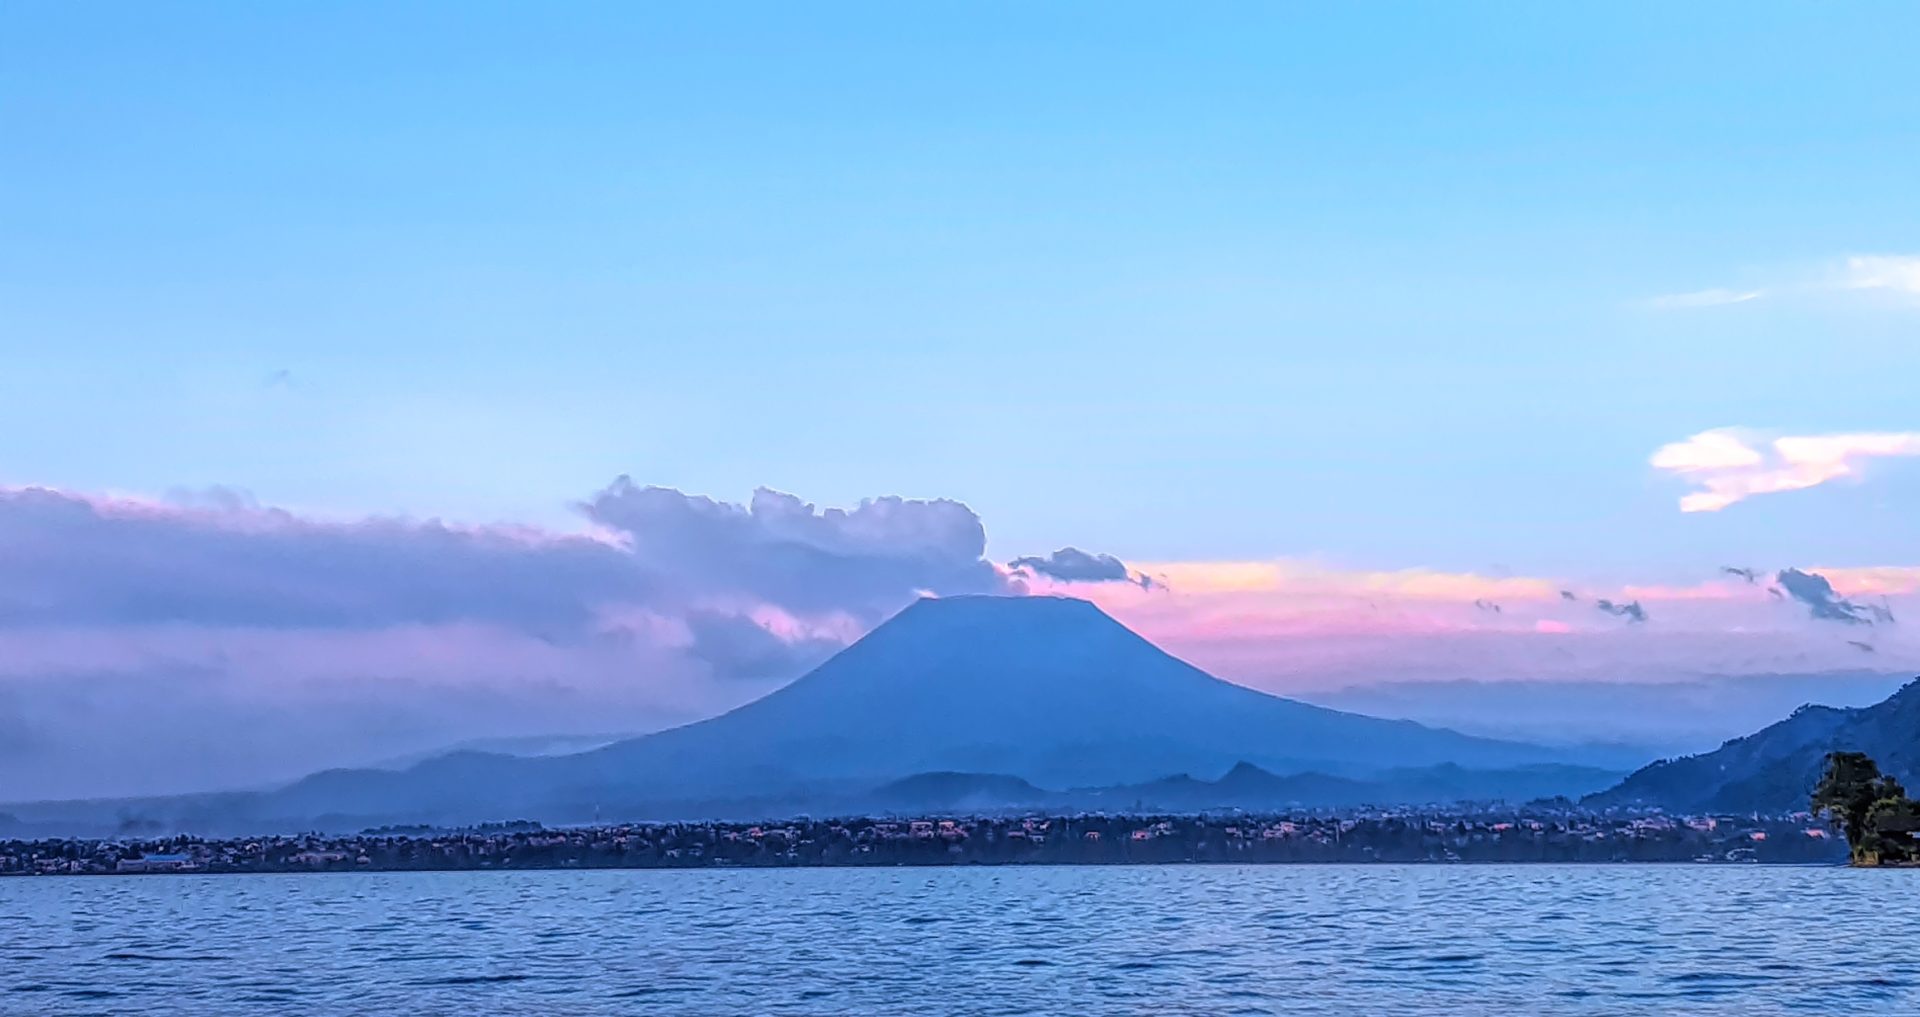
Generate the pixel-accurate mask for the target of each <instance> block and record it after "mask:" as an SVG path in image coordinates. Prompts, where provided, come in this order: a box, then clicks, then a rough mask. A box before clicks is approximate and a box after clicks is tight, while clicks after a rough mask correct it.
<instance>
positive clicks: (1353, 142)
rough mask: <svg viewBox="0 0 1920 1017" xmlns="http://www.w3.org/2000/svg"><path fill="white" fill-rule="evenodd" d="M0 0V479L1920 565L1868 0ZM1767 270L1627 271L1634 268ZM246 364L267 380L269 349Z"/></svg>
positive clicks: (1898, 129)
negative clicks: (622, 476)
mask: <svg viewBox="0 0 1920 1017" xmlns="http://www.w3.org/2000/svg"><path fill="white" fill-rule="evenodd" d="M1674 8H1675V5H1666V4H1638V5H1634V4H1622V5H1613V6H1610V7H1608V8H1607V9H1605V10H1600V9H1589V10H1585V11H1575V10H1568V9H1561V8H1557V7H1553V8H1550V7H1549V6H1547V5H1524V4H1511V5H1417V6H1416V5H1406V6H1397V7H1395V8H1393V9H1390V10H1389V9H1386V8H1377V7H1354V8H1351V9H1345V10H1333V9H1318V8H1308V7H1306V6H1296V7H1288V8H1282V7H1278V6H1270V5H1248V6H1244V7H1225V6H1223V7H1219V8H1213V9H1209V10H1207V11H1204V12H1201V13H1198V14H1195V13H1192V12H1181V13H1175V12H1174V11H1173V10H1172V9H1171V8H1166V7H1155V6H1146V5H1099V6H1097V7H1096V6H1093V5H1086V6H1067V5H1060V6H1056V7H1052V8H1049V9H1047V10H1034V9H1031V7H1030V5H953V6H944V7H940V6H915V7H914V8H912V9H911V10H910V11H909V10H907V9H904V8H900V7H898V6H897V5H871V6H854V5H831V6H828V7H824V8H808V9H801V8H798V7H795V6H792V5H738V6H731V7H728V8H726V9H724V10H713V9H700V10H696V9H693V8H687V9H683V10H666V9H662V8H659V7H653V8H648V7H642V6H641V5H619V4H609V5H604V6H591V5H574V6H568V7H566V8H564V9H561V10H555V11H548V12H533V11H531V10H530V9H527V8H525V7H520V6H517V5H498V6H494V5H480V4H462V5H445V6H440V7H424V6H423V7H417V8H414V9H412V10H406V11H395V10H391V9H387V8H385V7H383V6H379V5H339V6H333V7H329V8H326V9H321V8H309V9H305V10H296V9H293V8H292V7H290V6H278V5H276V6H271V7H267V6H261V5H240V4H235V5H223V6H207V5H169V6H167V7H165V8H156V7H150V6H146V5H73V4H32V5H24V4H23V5H13V6H12V7H11V8H10V9H9V10H8V11H7V12H6V14H5V15H4V19H5V26H4V35H5V37H6V39H7V40H8V41H7V43H6V46H7V56H6V58H5V59H4V60H0V137H5V138H6V139H7V140H6V142H5V143H4V147H3V148H0V153H3V154H0V230H4V233H5V238H6V242H5V243H4V244H0V354H4V356H5V362H6V364H7V369H6V370H5V372H4V373H0V430H3V431H4V433H6V434H8V435H11V436H12V437H11V439H10V440H8V441H6V442H4V443H0V482H4V483H6V484H10V485H23V484H45V485H50V486H54V487H58V488H62V489H69V490H78V491H90V492H106V491H111V492H136V493H147V494H160V493H163V492H165V491H168V490H170V489H174V488H180V487H187V488H194V487H204V486H208V485H215V484H219V485H231V486H235V487H239V488H244V489H246V490H248V491H251V492H253V493H254V494H255V495H256V496H257V497H258V498H259V499H260V500H261V501H262V502H266V503H270V504H281V505H288V506H293V507H297V508H299V509H302V510H307V511H313V512H318V513H323V514H332V515H342V516H351V515H356V514H361V513H367V512H379V513H408V514H412V515H416V516H421V515H440V516H445V517H448V518H453V519H461V520H471V521H491V520H515V521H528V522H534V523H541V524H546V525H557V526H564V525H570V524H571V521H572V520H573V519H574V518H575V517H574V514H573V510H572V508H571V507H570V506H571V504H572V503H573V502H575V501H577V500H579V499H582V498H585V497H588V496H589V495H590V494H591V493H592V492H593V491H596V490H598V489H600V488H601V487H603V486H604V485H605V484H606V483H607V481H608V480H610V479H611V478H612V477H613V476H614V475H616V474H619V473H629V474H632V475H633V476H634V477H635V478H636V480H638V481H640V482H643V483H658V484H665V485H671V486H674V487H678V488H681V489H684V490H688V491H693V492H702V493H710V494H713V495H715V496H716V497H724V498H728V499H735V500H738V499H741V498H744V497H745V496H746V494H747V493H748V492H749V491H751V490H752V489H753V488H754V487H756V486H758V485H767V486H771V487H774V488H778V489H781V490H789V491H793V492H795V493H798V494H800V495H802V496H804V497H806V498H808V499H810V500H814V501H817V502H820V503H823V504H852V503H853V502H855V501H857V500H858V499H859V498H862V497H866V496H870V495H878V494H888V493H899V494H905V495H910V496H918V497H951V498H956V499H959V500H961V501H964V502H966V503H967V504H968V505H969V506H971V507H972V508H973V509H974V510H976V511H977V512H979V513H980V515H981V516H982V517H983V518H984V519H985V521H986V527H987V533H988V540H989V547H990V549H991V551H992V553H993V554H995V555H997V556H998V557H1000V558H1002V559H1004V558H1007V557H1011V556H1013V555H1016V554H1026V553H1031V552H1034V551H1041V550H1046V549H1051V548H1053V547H1057V546H1059V545H1062V544H1066V543H1075V544H1078V545H1081V546H1086V547H1091V548H1095V549H1098V550H1102V551H1111V552H1113V553H1117V554H1120V555H1122V556H1123V557H1126V558H1128V559H1130V560H1133V559H1139V560H1148V561H1171V560H1195V559H1203V560H1204V559H1236V560H1241V559H1264V558H1271V557H1282V556H1285V557H1302V556H1305V557H1319V558H1325V559H1328V560H1332V561H1338V562H1342V563H1347V564H1351V565H1354V566H1356V567H1368V568H1402V567H1412V566H1426V567H1432V568H1440V569H1460V570H1475V571H1481V572H1494V573H1498V572H1501V571H1503V570H1515V571H1520V572H1526V573H1537V574H1556V575H1575V576H1593V577H1597V578H1607V577H1614V578H1617V577H1624V576H1634V577H1642V578H1644V577H1649V576H1653V577H1664V578H1672V579H1675V580H1678V579H1681V578H1686V577H1692V576H1698V575H1700V574H1702V572H1703V570H1704V571H1710V570H1711V569H1712V568H1714V567H1715V566H1716V565H1717V564H1718V563H1720V562H1722V561H1723V560H1731V561H1735V562H1742V563H1747V562H1752V563H1764V564H1767V565H1774V566H1783V565H1787V564H1827V565H1879V564H1889V563H1904V562H1911V561H1912V560H1913V559H1914V558H1915V556H1916V555H1917V554H1920V527H1915V526H1913V525H1912V523H1911V518H1912V513H1911V507H1912V506H1913V505H1914V504H1915V501H1914V497H1915V496H1916V495H1920V469H1916V468H1915V467H1916V466H1920V464H1915V463H1911V462H1909V463H1901V462H1898V461H1894V460H1889V461H1887V462H1886V463H1884V464H1876V465H1875V467H1874V468H1873V470H1872V471H1871V473H1870V475H1869V477H1868V479H1867V480H1866V481H1865V482H1864V483H1861V484H1853V483H1839V484H1830V485H1824V486H1821V487H1819V488H1817V489H1813V490H1806V491H1799V492H1794V493H1790V494H1779V495H1772V496H1768V497H1765V498H1755V499H1753V500H1751V501H1748V502H1744V503H1742V504H1739V505H1736V506H1733V507H1731V508H1729V509H1727V510H1725V511H1722V512H1717V513H1711V514H1682V513H1679V512H1678V511H1676V509H1675V504H1676V501H1677V499H1678V498H1679V496H1680V495H1681V494H1682V493H1684V492H1685V486H1684V485H1683V484H1681V483H1679V482H1677V481H1676V480H1675V479H1674V478H1672V477H1667V476H1662V475H1659V474H1658V473H1656V472H1655V471H1653V470H1651V469H1650V468H1649V467H1648V458H1649V456H1650V455H1651V454H1652V453H1653V452H1654V450H1655V449H1657V448H1659V447H1660V446H1662V445H1664V444H1667V443H1670V442H1676V441H1680V440H1682V439H1684V438H1686V437H1687V436H1689V435H1692V434H1695V433H1697V432H1700V431H1704V430H1707V429H1710V428H1717V427H1726V426H1739V427H1749V428H1756V429H1765V430H1768V431H1771V432H1775V433H1780V434H1789V435H1810V434H1811V435H1817V434H1825V433H1832V432H1863V431H1864V432H1908V431H1913V430H1916V429H1920V413H1917V412H1916V411H1915V409H1914V406H1915V405H1916V400H1915V398H1914V395H1913V381H1912V380H1913V378H1914V377H1916V375H1917V374H1920V370H1917V369H1920V306H1916V303H1915V302H1914V301H1913V300H1909V299H1906V298H1908V297H1912V296H1913V294H1904V293H1864V294H1863V293H1858V292H1854V291H1849V290H1845V289H1844V288H1837V287H1834V286H1831V285H1827V284H1825V283H1823V280H1831V279H1833V278H1835V273H1836V272H1839V271H1841V269H1840V268H1839V267H1838V266H1842V265H1843V264H1844V262H1845V259H1846V258H1848V257H1849V256H1856V255H1862V254H1870V255H1890V256H1906V255H1910V254H1912V253H1914V252H1916V251H1920V195H1916V192H1915V190H1914V187H1913V179H1914V170H1913V167H1915V166H1917V165H1920V131H1916V130H1915V129H1914V127H1915V125H1916V123H1920V62H1916V61H1914V60H1913V59H1912V47H1911V40H1912V39H1913V38H1915V37H1916V35H1917V30H1920V24H1917V23H1916V22H1920V10H1916V9H1915V8H1914V7H1912V6H1911V5H1903V4H1879V5H1874V4H1864V5H1849V6H1845V7H1819V8H1815V7H1809V6H1805V5H1792V4H1753V3H1742V4H1695V5H1685V6H1684V8H1682V9H1674ZM1707 289H1727V290H1728V291H1729V292H1748V291H1750V290H1764V291H1765V292H1766V294H1767V298H1766V299H1761V300H1753V301H1748V302H1744V303H1738V304H1729V305H1726V306H1713V307H1663V306H1659V305H1657V304H1654V303H1650V301H1652V300H1653V299H1654V298H1657V297H1659V296H1661V295H1667V294H1676V293H1689V292H1695V291H1701V290H1707ZM280 372H285V373H284V374H282V373H280Z"/></svg>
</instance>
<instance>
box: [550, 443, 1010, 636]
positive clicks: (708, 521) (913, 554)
mask: <svg viewBox="0 0 1920 1017" xmlns="http://www.w3.org/2000/svg"><path fill="white" fill-rule="evenodd" d="M582 508H583V509H584V510H585V512H586V513H587V515H588V516H589V517H590V518H591V519H593V520H594V521H595V522H597V523H599V524H601V525H602V526H605V527H607V528H608V529H610V530H615V531H617V532H618V533H619V534H620V535H621V536H622V537H624V538H625V539H626V541H627V544H628V549H629V551H630V553H631V555H632V558H633V560H634V561H635V563H636V564H637V565H638V566H639V567H640V568H642V569H643V570H645V571H646V572H647V573H649V574H651V575H655V576H658V577H662V578H661V582H662V584H663V585H664V586H666V587H667V588H668V589H669V590H670V592H671V593H672V594H673V595H674V596H676V597H682V598H684V597H689V596H697V595H700V594H717V593H725V594H735V595H744V596H750V597H753V598H755V599H758V600H761V601H764V602H767V603H772V604H777V605H779V606H781V607H784V608H787V609H789V610H795V611H822V610H844V611H849V612H851V613H853V614H856V615H858V616H860V617H863V618H875V617H877V616H879V615H881V614H884V613H886V612H889V611H892V610H894V609H896V608H898V607H900V606H902V605H904V604H906V603H908V602H910V601H911V600H912V599H913V597H914V596H915V595H917V594H919V593H921V592H934V593H943V594H955V593H997V592H1006V591H1007V589H1008V588H1007V584H1006V580H1005V579H1004V578H1003V577H1002V576H1001V574H1000V573H999V571H998V570H996V569H995V568H994V567H993V565H992V564H991V563H989V562H987V561H986V559H985V558H983V557H982V555H983V554H984V553H985V551H986V544H987V534H986V529H985V527H983V526H982V525H981V524H980V517H978V516H976V515H974V514H973V510H971V509H969V508H967V507H966V506H965V505H962V504H960V503H959V502H957V501H947V500H944V499H941V500H934V501H915V500H910V499H905V498H896V497H887V498H873V499H869V500H867V501H863V502H861V503H860V504H859V506H858V507H856V508H853V509H851V510H848V509H837V508H832V509H826V510H824V511H823V510H818V509H816V508H815V507H814V506H812V505H810V504H808V503H806V502H803V501H801V500H800V499H799V498H796V497H794V496H793V495H790V494H782V493H780V492H778V491H770V490H767V489H765V488H762V489H760V490H758V491H755V492H754V493H753V499H752V500H751V501H750V502H749V503H748V504H746V505H735V504H731V503H728V502H722V501H715V500H713V499H711V498H706V497H701V496H696V495H687V494H682V493H681V492H679V491H675V490H672V489H671V488H664V487H641V486H638V485H636V484H634V483H633V482H632V481H631V480H629V479H628V478H626V477H621V478H619V479H618V480H616V481H614V483H613V485H612V486H610V487H608V488H607V489H606V490H604V491H601V492H600V493H599V494H597V495H595V496H594V497H593V498H592V499H590V500H589V501H587V502H586V503H585V504H584V505H583V506H582Z"/></svg>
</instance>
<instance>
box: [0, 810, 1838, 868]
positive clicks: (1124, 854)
mask: <svg viewBox="0 0 1920 1017" xmlns="http://www.w3.org/2000/svg"><path fill="white" fill-rule="evenodd" d="M1847 860H1848V859H1847V856H1846V854H1845V848H1844V846H1843V845H1841V844H1839V843H1838V842H1837V841H1836V839H1835V838H1833V837H1832V836H1831V835H1830V834H1829V833H1828V831H1827V830H1826V829H1825V828H1824V827H1821V826H1819V825H1815V824H1812V820H1811V817H1807V816H1804V815H1801V816H1746V817H1711V816H1708V817H1675V816H1666V815H1636V816H1596V815H1591V814H1582V813H1560V812H1528V811H1526V810H1516V811H1513V812H1482V813H1475V814H1472V815H1462V814H1458V813H1451V812H1436V813H1424V812H1388V813H1379V814H1373V815H1367V816H1360V817H1342V816H1327V815H1285V814H1281V815H1264V816H1251V815H1233V816H1213V815H1199V816H1191V815H1172V816H1169V815H1105V814H1093V815H1070V816H1049V815H1032V816H1024V817H1011V816H991V817H983V816H968V815H960V816H945V817H942V816H930V817H925V818H914V819H894V818H889V817H881V818H873V817H857V818H841V819H827V820H790V821H786V822H779V823H751V824H749V823H725V822H707V823H628V824H619V825H602V826H592V827H559V828H547V827H543V826H541V825H539V824H537V823H532V822H526V821H518V822H513V823H500V824H490V825H487V826H482V827H477V828H467V829H455V830H424V829H418V828H407V829H394V828H381V829H374V830H367V831H363V832H361V833H358V834H317V833H308V834H295V835H273V836H258V837H235V838H217V839H216V838H201V837H194V836H188V835H179V836H172V837H141V838H117V839H90V838H54V839H37V840H31V841H29V840H0V876H13V875H18V876H32V875H116V874H126V875H161V874H176V873H178V874H224V873H259V872H298V873H321V872H439V871H543V870H584V869H616V870H640V869H744V868H891V867H926V868H938V867H968V866H1003V865H1126V864H1150V865H1210V864H1260V865H1284V864H1303V865H1325V864H1366V865H1377V864H1420V865H1478V864H1528V865H1533V864H1622V863H1657V864H1695V865H1698V864H1845V863H1846V862H1847Z"/></svg>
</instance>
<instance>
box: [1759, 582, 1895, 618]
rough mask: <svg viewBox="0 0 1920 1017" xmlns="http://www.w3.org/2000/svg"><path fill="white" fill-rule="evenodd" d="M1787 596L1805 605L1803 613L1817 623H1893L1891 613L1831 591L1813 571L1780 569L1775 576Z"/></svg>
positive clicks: (1827, 584)
mask: <svg viewBox="0 0 1920 1017" xmlns="http://www.w3.org/2000/svg"><path fill="white" fill-rule="evenodd" d="M1775 579H1776V581H1777V582H1779V584H1780V587H1781V588H1782V589H1784V590H1786V592H1787V595H1788V596H1790V597H1792V598H1793V599H1795V600H1797V601H1799V602H1800V603H1802V604H1805V605H1807V612H1808V613H1809V614H1810V615H1811V616H1812V617H1814V618H1816V619H1818V620H1820V621H1835V622H1839V623H1841V624H1843V625H1871V624H1873V623H1874V620H1875V618H1876V617H1880V618H1882V620H1884V621H1889V622H1890V621H1892V620H1893V612H1892V611H1890V610H1887V609H1885V608H1881V607H1877V606H1875V605H1870V604H1856V603H1854V602H1853V601H1850V600H1848V599H1846V598H1845V597H1842V596H1840V595H1839V594H1837V593H1835V592H1834V591H1833V584H1832V583H1830V582H1828V581H1827V577H1826V576H1823V575H1820V574H1819V573H1817V572H1802V571H1800V570H1799V569H1784V570H1782V571H1781V572H1780V574H1779V575H1778V576H1776V577H1775Z"/></svg>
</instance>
